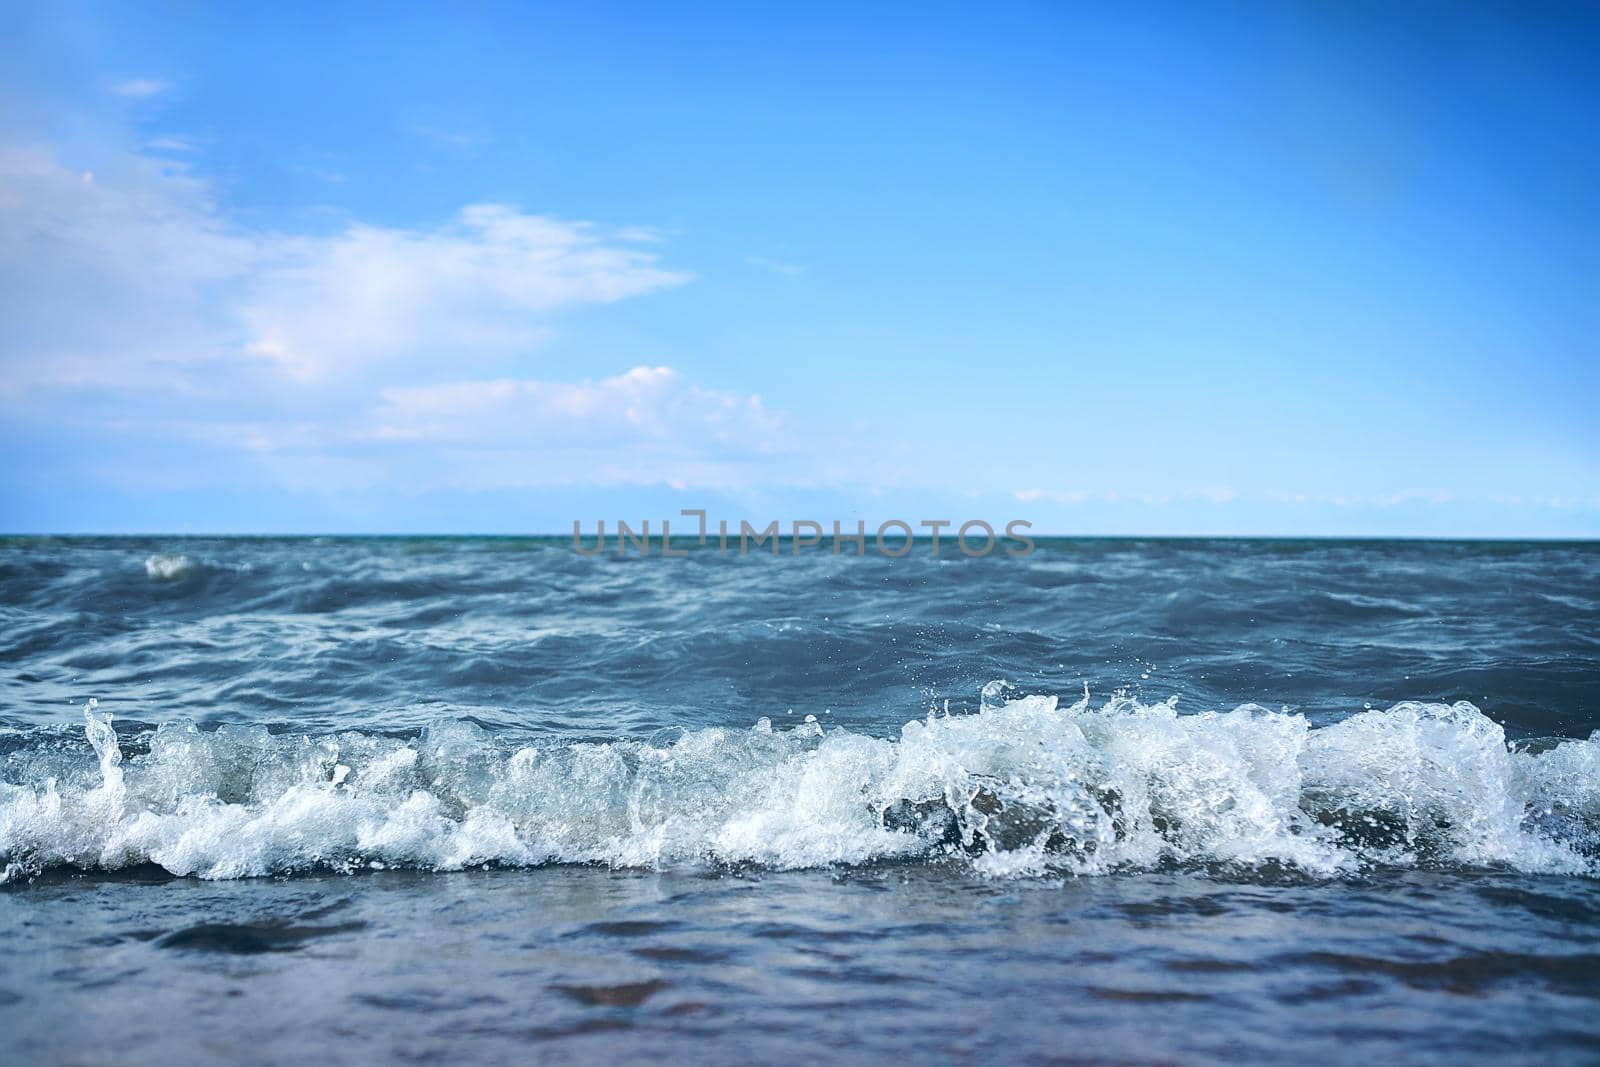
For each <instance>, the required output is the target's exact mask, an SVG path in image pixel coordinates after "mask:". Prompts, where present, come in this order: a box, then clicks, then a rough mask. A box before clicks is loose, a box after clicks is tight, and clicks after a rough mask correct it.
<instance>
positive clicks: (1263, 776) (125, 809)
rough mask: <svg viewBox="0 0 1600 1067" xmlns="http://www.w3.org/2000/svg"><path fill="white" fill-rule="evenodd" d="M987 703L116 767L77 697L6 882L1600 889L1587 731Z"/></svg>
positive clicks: (6, 828)
mask: <svg viewBox="0 0 1600 1067" xmlns="http://www.w3.org/2000/svg"><path fill="white" fill-rule="evenodd" d="M1000 692H1001V690H1000V689H999V687H997V686H991V687H989V688H988V690H986V698H988V699H986V701H985V706H984V707H983V708H982V710H981V711H980V712H978V713H977V714H971V715H961V716H937V715H935V716H930V717H929V718H928V719H926V720H923V721H915V722H911V723H908V724H906V726H905V727H904V728H903V730H902V731H901V735H900V737H899V738H898V739H897V740H882V739H877V738H873V737H868V736H863V735H861V734H854V733H850V732H848V731H846V730H843V729H833V730H829V731H826V732H825V731H824V730H823V728H822V726H821V725H820V724H818V723H816V722H815V721H807V722H806V723H804V724H803V725H800V726H798V727H796V728H794V729H791V730H778V729H774V728H773V727H772V725H771V724H770V723H769V722H768V721H767V720H765V719H763V720H761V721H760V722H758V723H756V725H755V726H754V727H753V728H750V729H746V730H731V729H721V728H707V729H698V730H691V731H671V732H668V733H666V734H664V735H663V736H661V737H659V738H657V739H655V740H654V741H653V742H646V741H637V740H618V741H614V742H610V743H595V744H579V743H561V744H556V743H552V744H547V745H538V744H518V743H514V742H511V741H509V740H507V739H505V738H503V737H499V736H496V735H493V734H490V733H487V732H485V731H484V730H482V729H481V728H479V727H477V726H475V725H473V724H471V723H466V722H459V721H450V722H441V723H438V724H436V725H434V726H432V727H430V728H429V729H427V730H426V731H424V732H423V733H422V735H421V736H419V737H417V738H414V739H409V740H406V739H397V738H393V737H387V736H382V735H373V734H367V733H360V732H347V733H341V734H336V735H330V736H324V737H310V736H303V735H277V736H274V735H271V734H269V733H268V732H267V730H266V729H265V728H264V727H237V726H224V727H222V728H220V729H218V730H216V731H214V732H204V731H201V730H198V729H196V728H195V727H194V726H193V725H189V724H184V723H173V724H167V725H164V726H161V727H160V728H158V729H156V730H153V731H147V732H146V733H145V734H144V735H143V737H142V738H141V739H140V741H141V743H140V744H138V745H136V746H133V747H135V748H138V749H142V751H139V752H138V754H136V755H132V756H130V757H126V758H125V757H124V755H123V753H122V751H121V749H120V748H119V745H118V741H117V736H116V734H115V732H114V730H113V728H112V723H111V717H110V716H109V715H105V714H101V713H100V712H98V711H97V710H96V709H95V708H94V707H93V706H92V704H91V706H89V707H87V708H86V709H85V718H86V733H87V741H88V743H89V744H88V745H84V744H83V743H82V742H76V743H74V744H71V745H63V744H62V739H61V735H60V734H59V733H53V734H48V735H47V734H46V732H44V731H39V732H38V736H36V737H31V738H20V739H19V738H17V737H15V736H14V737H13V738H11V740H10V743H9V744H8V748H9V749H10V751H9V752H8V754H7V755H6V757H5V762H4V764H3V765H0V770H3V778H4V784H0V865H3V866H4V875H3V880H14V879H18V878H26V877H28V876H31V875H33V874H35V873H37V872H40V871H42V870H45V869H48V868H55V867H68V868H72V867H75V868H81V869H86V870H87V869H103V870H115V869H119V868H125V867H129V866H133V865H138V864H145V863H153V864H157V865H159V866H161V867H163V868H165V869H166V870H168V871H170V872H172V873H173V874H177V875H193V876H197V877H201V878H241V877H248V876H258V875H276V874H285V873H292V872H300V871H312V870H334V871H354V870H357V869H362V868H384V867H410V868H422V869H432V870H456V869H461V868H465V867H473V866H480V865H509V866H531V865H541V864H552V863H595V864H610V865H614V866H622V867H647V868H648V867H675V866H692V865H717V864H758V865H763V866H768V867H772V868H804V867H821V866H829V865H835V864H863V863H870V862H875V861H902V862H918V863H950V864H961V865H970V866H971V867H972V868H974V869H976V870H978V871H980V872H983V873H987V874H990V875H995V876H1002V877H1003V876H1028V875H1038V874H1045V873H1052V872H1071V873H1079V874H1100V873H1106V872H1111V871H1115V870H1118V869H1128V868H1150V867H1155V866H1160V865H1166V864H1192V863H1201V864H1225V865H1239V866H1242V867H1259V866H1263V865H1265V866H1274V867H1288V868H1293V869H1296V870H1299V871H1301V872H1304V873H1306V874H1309V875H1312V876H1330V877H1331V876H1338V875H1341V874H1345V873H1351V872H1357V871H1360V870H1362V869H1364V868H1370V867H1374V866H1393V865H1398V866H1415V865H1463V866H1505V867H1510V868H1514V869H1518V870H1523V871H1548V872H1566V873H1577V874H1587V875H1594V874H1596V873H1597V858H1600V732H1597V733H1596V735H1595V736H1593V737H1591V738H1589V739H1588V740H1569V741H1565V742H1561V743H1559V744H1555V745H1553V746H1551V747H1548V748H1545V749H1544V750H1542V751H1538V752H1534V751H1530V750H1517V749H1513V748H1511V747H1509V746H1508V745H1507V743H1506V739H1505V736H1504V733H1503V731H1502V730H1501V728H1500V726H1499V725H1497V724H1496V723H1494V722H1493V721H1492V720H1490V719H1489V718H1487V717H1486V716H1484V715H1483V714H1482V713H1481V712H1479V711H1478V710H1477V709H1476V708H1475V707H1473V706H1472V705H1470V704H1467V703H1457V704H1453V705H1444V704H1417V703H1404V704H1399V705H1396V706H1395V707H1392V708H1389V709H1387V710H1374V711H1367V712H1364V713H1361V714H1358V715H1355V716H1353V717H1351V718H1349V719H1347V720H1345V721H1343V722H1340V723H1337V724H1335V725H1331V726H1326V727H1320V728H1313V727H1312V726H1311V725H1310V724H1309V723H1308V722H1307V720H1306V719H1305V718H1304V717H1302V716H1300V715H1296V714H1288V713H1283V712H1275V711H1269V710H1267V709H1264V708H1261V707H1258V706H1254V705H1246V706H1243V707H1240V708H1237V709H1235V710H1233V711H1229V712H1223V713H1208V714H1201V715H1179V714H1177V712H1176V710H1175V708H1174V707H1173V705H1172V704H1171V703H1170V702H1167V703H1159V704H1140V703H1138V702H1136V701H1134V700H1132V699H1130V698H1127V697H1123V696H1118V697H1114V698H1112V699H1111V700H1109V701H1108V702H1106V703H1104V704H1103V705H1101V706H1099V707H1095V706H1092V705H1091V703H1090V701H1089V699H1088V696H1087V695H1085V697H1084V698H1083V699H1082V700H1080V701H1078V702H1077V703H1075V704H1073V705H1072V706H1070V707H1062V706H1060V705H1059V704H1058V702H1057V699H1056V698H1054V697H1039V696H1034V697H1026V698H1023V699H1017V700H1010V701H1006V700H1003V699H998V698H996V697H995V695H996V694H999V693H1000ZM90 746H92V749H91V748H90Z"/></svg>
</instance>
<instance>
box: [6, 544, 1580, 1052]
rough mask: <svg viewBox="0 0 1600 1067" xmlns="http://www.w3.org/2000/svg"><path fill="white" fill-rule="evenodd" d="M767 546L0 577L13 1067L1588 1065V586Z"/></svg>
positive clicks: (1161, 558) (1397, 563)
mask: <svg viewBox="0 0 1600 1067" xmlns="http://www.w3.org/2000/svg"><path fill="white" fill-rule="evenodd" d="M590 543H591V544H592V542H590ZM778 547H779V549H780V551H779V553H778V554H777V555H772V554H768V553H767V552H765V551H763V552H759V553H751V554H750V555H748V556H740V555H737V554H728V553H724V552H720V551H717V549H716V546H715V544H713V545H711V546H710V547H699V546H692V545H686V549H685V550H686V553H687V554H686V555H685V556H684V557H682V558H661V557H660V555H659V552H658V553H657V554H655V555H652V556H650V557H643V558H642V557H641V556H640V555H639V554H638V553H637V552H630V553H629V554H627V555H625V556H621V557H618V556H617V554H616V553H615V552H614V551H613V552H610V553H607V554H605V555H603V556H598V557H590V556H586V555H583V554H582V553H580V552H578V551H575V549H574V546H573V544H572V541H571V539H570V538H427V537H414V538H413V537H406V538H401V537H396V538H261V539H257V538H181V537H160V538H9V539H4V540H0V619H3V623H0V665H3V670H0V872H3V874H0V881H3V885H0V1035H3V1037H0V1042H3V1043H4V1048H5V1058H6V1060H7V1061H8V1062H15V1063H55V1062H60V1063H129V1064H143V1063H149V1064H167V1063H172V1062H189V1061H195V1060H199V1061H201V1062H204V1061H214V1060H220V1059H224V1058H225V1059H228V1060H232V1061H236V1062H240V1063H282V1062H284V1061H286V1060H288V1059H290V1058H292V1057H305V1058H307V1059H313V1058H314V1060H315V1061H316V1062H318V1063H334V1064H342V1063H350V1064H362V1063H370V1062H383V1061H411V1062H475V1063H518V1064H520V1063H525V1062H529V1061H534V1062H551V1063H561V1062H573V1063H595V1062H611V1061H617V1060H624V1059H626V1060H640V1059H649V1060H683V1061H693V1062H697V1063H746V1062H751V1061H761V1062H811V1061H814V1060H818V1059H823V1058H827V1059H830V1060H842V1061H846V1062H857V1061H877V1060H882V1059H885V1058H888V1057H891V1056H893V1057H896V1058H904V1059H913V1058H914V1059H920V1060H927V1061H932V1062H960V1061H969V1060H979V1059H983V1060H989V1059H995V1060H999V1061H1001V1062H1068V1063H1073V1062H1085V1063H1157V1062H1178V1063H1236V1062H1238V1061H1240V1060H1250V1061H1263V1060H1264V1061H1274V1062H1277V1061H1283V1060H1287V1059H1291V1058H1293V1059H1297V1060H1302V1061H1307V1062H1329V1063H1337V1062H1348V1063H1353V1062H1361V1063H1370V1062H1374V1061H1375V1060H1376V1061H1381V1062H1407V1063H1428V1062H1451V1063H1457V1062H1462V1061H1468V1062H1479V1061H1496V1062H1527V1063H1539V1064H1546V1063H1552V1062H1564V1063H1573V1062H1600V544H1594V543H1573V544H1561V543H1489V542H1473V543H1465V542H1378V541H1333V540H1307V541H1273V540H1116V539H1099V540H1066V539H1044V538H1041V539H1037V545H1036V550H1035V551H1033V552H1032V553H1031V554H1029V555H1026V556H1008V555H1005V554H1003V553H998V552H997V553H994V554H991V555H988V556H985V557H984V558H967V557H965V556H963V555H962V554H961V553H959V552H955V551H952V550H951V548H950V546H949V545H948V544H947V545H946V547H945V550H944V551H943V552H942V553H941V554H940V555H938V556H935V555H934V554H933V552H932V550H931V546H930V545H929V544H928V543H926V542H921V543H919V544H917V545H916V546H914V549H913V551H911V552H909V553H908V554H906V555H905V556H903V557H901V558H885V557H883V556H880V555H877V554H876V553H872V552H869V553H868V554H867V555H865V556H863V557H857V556H854V555H852V554H850V553H849V552H848V551H847V552H846V553H845V554H842V555H835V554H833V553H832V552H831V551H829V550H828V547H827V545H826V544H824V545H823V546H822V547H820V548H809V549H804V550H802V551H800V552H799V553H798V554H795V553H794V552H793V551H792V546H791V545H790V544H788V543H784V544H782V545H780V546H778Z"/></svg>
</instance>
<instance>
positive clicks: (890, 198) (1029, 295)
mask: <svg viewBox="0 0 1600 1067" xmlns="http://www.w3.org/2000/svg"><path fill="white" fill-rule="evenodd" d="M1117 6H1118V7H1122V6H1121V5H1117ZM1597 52H1600V11H1596V9H1595V8H1593V7H1589V8H1588V9H1587V10H1585V8H1584V6H1583V5H1565V4H1556V3H1534V4H1524V5H1512V4H1498V3H1497V4H1482V5H1477V4H1470V3H1467V4H1449V5H1445V4H1415V5H1379V4H1371V3H1355V4H1347V5H1325V4H1306V5H1292V4H1290V5H1284V4H1215V5H1214V4H1207V3H1201V4H1187V3H1186V4H1176V3H1174V4H1163V3H1152V4H1149V5H1137V6H1129V7H1128V9H1126V10H1112V7H1111V6H1107V5H1094V6H1089V5H1084V6H1074V5H1069V4H1058V3H1051V4H994V5H987V4H986V5H976V4H972V5H948V6H947V5H938V4H933V5H919V6H917V7H916V8H915V9H913V8H911V7H907V6H905V5H893V4H881V5H871V4H859V3H856V4H841V5H830V4H818V3H807V4H801V5H792V6H783V5H750V4H728V5H717V4H711V5H692V6H690V5H661V4H636V5H635V4H605V3H600V4H594V3H588V4H573V5H533V4H516V5H504V6H501V5H480V4H453V5H442V4H441V5H389V4H384V5H371V6H363V5H360V4H341V5H322V4H317V5H310V4H307V5H299V4H292V3H286V4H272V5H242V4H239V5H197V4H191V3H172V4H161V3H148V4H138V5H125V4H101V3H75V2H70V0H68V2H62V3H56V4H47V5H36V4H20V3H0V530H3V531H10V532H62V533H66V532H171V533H182V532H196V533H205V532H260V533H293V532H299V533H318V532H325V533H341V532H396V533H400V532H439V533H469V532H483V533H519V532H557V533H559V532H563V531H570V530H571V527H572V523H573V521H574V520H575V519H578V520H581V521H582V523H583V525H584V528H585V529H586V530H588V529H592V528H593V525H594V523H595V521H596V520H597V519H600V518H606V519H607V520H608V521H615V520H616V519H618V518H623V519H627V520H629V521H630V522H634V521H637V520H640V519H645V518H650V519H658V518H660V517H676V516H677V515H678V513H679V511H680V509H683V508H702V509H706V510H708V511H709V512H710V513H711V514H712V516H713V517H716V516H718V515H724V516H727V517H730V518H734V519H737V518H739V517H741V516H742V517H747V518H749V519H751V520H753V521H761V522H765V521H766V520H768V519H780V520H782V521H784V522H785V523H787V522H788V521H790V520H791V519H795V518H802V519H813V520H818V521H822V522H828V521H829V520H832V519H841V520H846V521H853V520H855V519H857V518H864V519H866V520H868V521H869V522H877V521H882V520H885V519H888V518H899V519H902V520H904V521H907V522H910V523H913V524H916V523H919V522H921V521H922V520H934V519H952V520H954V521H956V522H958V523H959V522H960V521H962V520H965V519H968V518H986V519H989V520H992V521H994V522H995V523H996V525H1000V524H1002V523H1004V522H1005V521H1009V520H1012V519H1021V520H1026V521H1029V522H1031V523H1033V529H1034V530H1035V531H1037V532H1048V533H1062V534H1137V535H1204V534H1222V535H1233V534H1238V535H1325V536H1341V535H1363V536H1366V535H1371V536H1391V535H1393V536H1462V537H1486V536H1506V537H1595V536H1600V419H1597V418H1596V417H1595V411H1596V409H1597V406H1600V358H1597V356H1600V353H1597V346H1600V123H1596V122H1595V121H1594V116H1595V114H1597V113H1600V64H1596V63H1595V62H1594V60H1593V57H1594V56H1595V55H1596V54H1597Z"/></svg>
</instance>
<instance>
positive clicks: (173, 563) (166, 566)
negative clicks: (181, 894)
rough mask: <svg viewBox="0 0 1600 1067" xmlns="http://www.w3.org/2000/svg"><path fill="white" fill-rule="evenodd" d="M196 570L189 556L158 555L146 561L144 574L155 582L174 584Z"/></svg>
mask: <svg viewBox="0 0 1600 1067" xmlns="http://www.w3.org/2000/svg"><path fill="white" fill-rule="evenodd" d="M193 569H194V564H193V562H191V561H190V559H189V557H188V556H164V555H161V554H159V553H158V554H156V555H153V556H150V557H148V558H147V559H146V560H145V561H144V572H145V574H146V575H148V576H149V577H150V580H151V581H153V582H172V581H176V580H178V579H179V578H182V577H183V576H184V575H186V574H188V573H189V572H190V571H191V570H193Z"/></svg>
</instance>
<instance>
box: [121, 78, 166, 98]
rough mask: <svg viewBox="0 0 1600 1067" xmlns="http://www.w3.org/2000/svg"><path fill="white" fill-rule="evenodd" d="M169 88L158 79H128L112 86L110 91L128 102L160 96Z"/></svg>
mask: <svg viewBox="0 0 1600 1067" xmlns="http://www.w3.org/2000/svg"><path fill="white" fill-rule="evenodd" d="M169 88H170V86H169V85H168V84H167V83H166V82H164V81H162V80H161V79H159V78H129V79H127V80H126V81H120V82H118V83H117V84H115V85H113V86H112V87H111V91H112V92H113V93H116V94H117V95H118V96H125V97H127V98H128V99H130V100H144V99H146V98H148V97H152V96H160V95H161V94H162V93H164V92H166V91H167V90H168V89H169Z"/></svg>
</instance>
